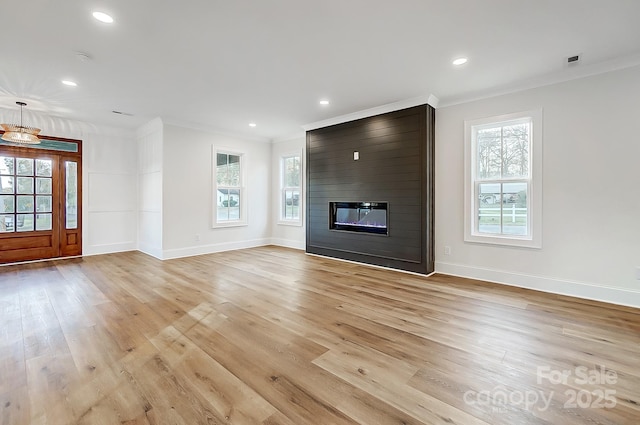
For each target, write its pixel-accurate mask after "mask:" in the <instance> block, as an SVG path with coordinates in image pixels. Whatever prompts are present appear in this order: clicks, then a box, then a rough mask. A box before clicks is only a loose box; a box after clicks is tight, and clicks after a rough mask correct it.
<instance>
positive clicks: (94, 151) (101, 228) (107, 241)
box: [82, 130, 137, 255]
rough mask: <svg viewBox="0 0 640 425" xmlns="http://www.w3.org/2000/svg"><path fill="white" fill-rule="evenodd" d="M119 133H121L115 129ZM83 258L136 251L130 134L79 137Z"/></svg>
mask: <svg viewBox="0 0 640 425" xmlns="http://www.w3.org/2000/svg"><path fill="white" fill-rule="evenodd" d="M118 131H119V132H122V130H118ZM82 148H83V158H82V164H83V206H84V209H83V211H84V214H83V223H84V224H83V247H82V251H83V254H84V255H92V254H102V253H107V252H118V251H130V250H133V249H136V229H137V223H136V221H137V219H136V209H137V193H136V189H137V186H136V169H137V161H136V155H137V154H136V148H135V141H134V136H133V134H127V135H126V136H125V137H123V136H122V135H119V134H117V133H114V132H111V133H105V132H102V133H95V132H91V133H88V134H85V135H84V136H83V142H82Z"/></svg>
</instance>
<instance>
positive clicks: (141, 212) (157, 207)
mask: <svg viewBox="0 0 640 425" xmlns="http://www.w3.org/2000/svg"><path fill="white" fill-rule="evenodd" d="M136 139H137V148H138V249H139V250H140V251H142V252H144V253H147V254H149V255H152V256H154V257H156V258H162V216H163V211H162V178H163V175H162V171H163V170H162V158H163V125H162V121H161V120H160V119H159V118H156V119H154V120H152V121H150V122H149V123H147V124H145V125H144V126H142V127H140V128H139V129H138V132H137V137H136Z"/></svg>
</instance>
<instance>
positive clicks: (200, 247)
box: [162, 124, 271, 258]
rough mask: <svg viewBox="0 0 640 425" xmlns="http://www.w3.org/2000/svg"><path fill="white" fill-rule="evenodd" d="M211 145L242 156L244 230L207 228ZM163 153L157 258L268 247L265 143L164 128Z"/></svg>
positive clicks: (209, 223) (268, 150)
mask: <svg viewBox="0 0 640 425" xmlns="http://www.w3.org/2000/svg"><path fill="white" fill-rule="evenodd" d="M213 146H215V147H216V148H225V149H227V150H232V151H235V152H242V153H244V154H245V155H244V167H245V174H244V175H245V178H246V184H245V186H246V188H247V195H246V196H247V197H246V203H247V211H246V213H247V225H246V226H239V227H229V228H213V226H212V223H213V221H212V217H213V197H212V189H213V186H212V181H213V180H212V179H213V163H212V159H213V158H212V149H213ZM163 154H164V168H163V175H162V182H163V197H162V211H163V232H162V235H163V257H162V258H177V257H184V256H189V255H198V254H206V253H211V252H218V251H225V250H230V249H238V248H248V247H253V246H260V245H266V244H268V243H269V241H270V240H269V237H270V233H271V227H270V220H271V217H270V209H269V208H270V205H271V193H270V190H271V186H270V185H271V181H270V177H271V175H270V165H271V163H270V158H271V147H270V145H269V143H267V142H266V141H250V140H243V139H240V138H236V137H233V136H226V135H222V134H218V133H213V132H208V131H201V130H194V129H189V128H185V127H178V126H175V125H166V124H165V126H164V151H163Z"/></svg>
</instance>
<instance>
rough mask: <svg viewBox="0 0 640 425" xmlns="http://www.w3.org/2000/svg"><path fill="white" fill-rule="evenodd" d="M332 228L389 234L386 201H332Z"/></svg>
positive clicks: (330, 208)
mask: <svg viewBox="0 0 640 425" xmlns="http://www.w3.org/2000/svg"><path fill="white" fill-rule="evenodd" d="M329 212H330V215H331V216H330V217H329V227H330V229H332V230H344V231H348V232H361V233H374V234H379V235H388V234H389V232H388V227H387V219H388V208H387V203H386V202H330V205H329Z"/></svg>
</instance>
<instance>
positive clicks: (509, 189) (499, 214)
mask: <svg viewBox="0 0 640 425" xmlns="http://www.w3.org/2000/svg"><path fill="white" fill-rule="evenodd" d="M541 120H542V114H541V112H540V111H528V112H523V113H516V114H509V115H503V116H499V117H491V118H486V119H480V120H473V121H466V122H465V162H466V168H465V174H466V181H465V194H466V196H465V214H466V217H465V240H466V241H470V242H485V243H495V244H502V245H515V246H524V247H540V246H541V240H540V239H541V231H542V229H541V225H542V220H541V215H542V192H541V189H542V187H541V186H542V185H541V183H542V176H541V171H542V164H541V162H542V142H541V138H542V134H541V129H542V123H541Z"/></svg>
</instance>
